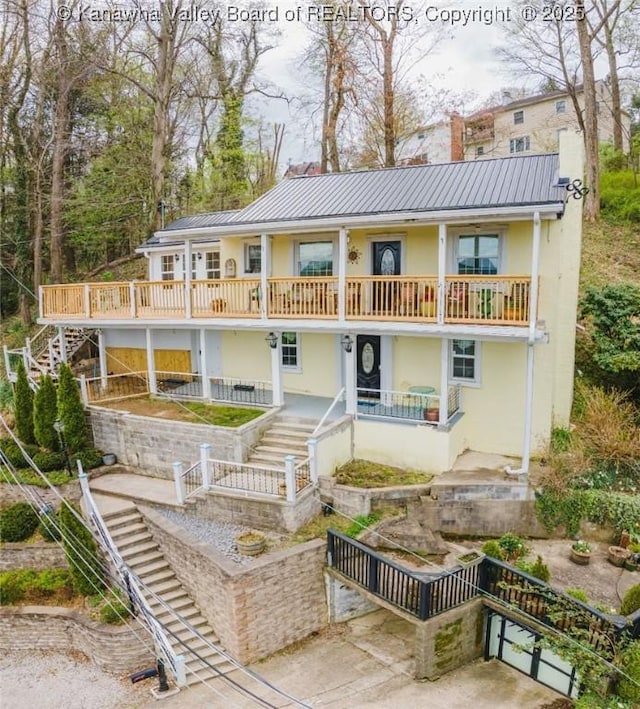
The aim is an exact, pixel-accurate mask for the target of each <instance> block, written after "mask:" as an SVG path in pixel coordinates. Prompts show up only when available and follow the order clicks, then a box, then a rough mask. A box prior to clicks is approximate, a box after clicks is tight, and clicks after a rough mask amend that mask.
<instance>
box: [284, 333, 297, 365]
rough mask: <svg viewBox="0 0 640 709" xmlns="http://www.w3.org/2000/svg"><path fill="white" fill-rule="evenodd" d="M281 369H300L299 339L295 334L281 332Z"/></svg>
mask: <svg viewBox="0 0 640 709" xmlns="http://www.w3.org/2000/svg"><path fill="white" fill-rule="evenodd" d="M281 345H282V347H281V354H282V368H283V369H295V370H299V369H300V338H299V337H298V333H297V332H283V333H282V335H281Z"/></svg>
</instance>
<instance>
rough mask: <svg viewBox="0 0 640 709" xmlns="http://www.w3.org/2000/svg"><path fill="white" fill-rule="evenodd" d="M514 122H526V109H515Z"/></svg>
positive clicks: (516, 123)
mask: <svg viewBox="0 0 640 709" xmlns="http://www.w3.org/2000/svg"><path fill="white" fill-rule="evenodd" d="M513 122H514V124H515V125H520V124H521V123H524V111H515V112H514V114H513Z"/></svg>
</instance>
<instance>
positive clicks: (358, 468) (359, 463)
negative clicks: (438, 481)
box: [335, 460, 433, 488]
mask: <svg viewBox="0 0 640 709" xmlns="http://www.w3.org/2000/svg"><path fill="white" fill-rule="evenodd" d="M432 479H433V475H432V474H431V473H420V472H418V471H415V470H403V469H402V468H395V467H394V466H392V465H382V464H381V463H372V462H370V461H368V460H352V461H351V462H349V463H347V464H346V465H343V466H342V467H341V468H338V470H337V471H336V474H335V480H336V482H337V483H339V484H340V485H350V486H351V487H362V488H368V487H393V486H395V485H425V484H426V483H429V482H431V480H432Z"/></svg>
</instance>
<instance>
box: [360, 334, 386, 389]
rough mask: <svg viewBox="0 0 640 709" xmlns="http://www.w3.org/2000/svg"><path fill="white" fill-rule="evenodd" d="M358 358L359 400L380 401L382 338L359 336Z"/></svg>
mask: <svg viewBox="0 0 640 709" xmlns="http://www.w3.org/2000/svg"><path fill="white" fill-rule="evenodd" d="M356 356H357V358H358V374H357V382H358V398H362V397H365V398H374V399H379V398H380V337H379V336H377V335H358V338H357V341H356ZM368 390H373V391H368Z"/></svg>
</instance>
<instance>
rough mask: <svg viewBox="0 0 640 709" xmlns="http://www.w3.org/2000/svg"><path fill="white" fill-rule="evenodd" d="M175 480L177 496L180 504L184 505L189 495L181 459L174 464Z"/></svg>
mask: <svg viewBox="0 0 640 709" xmlns="http://www.w3.org/2000/svg"><path fill="white" fill-rule="evenodd" d="M173 481H174V482H175V484H176V497H177V498H178V504H179V505H184V501H185V498H186V496H187V495H186V490H185V488H184V479H183V477H182V463H181V462H180V461H179V460H178V461H176V462H175V463H174V464H173Z"/></svg>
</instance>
